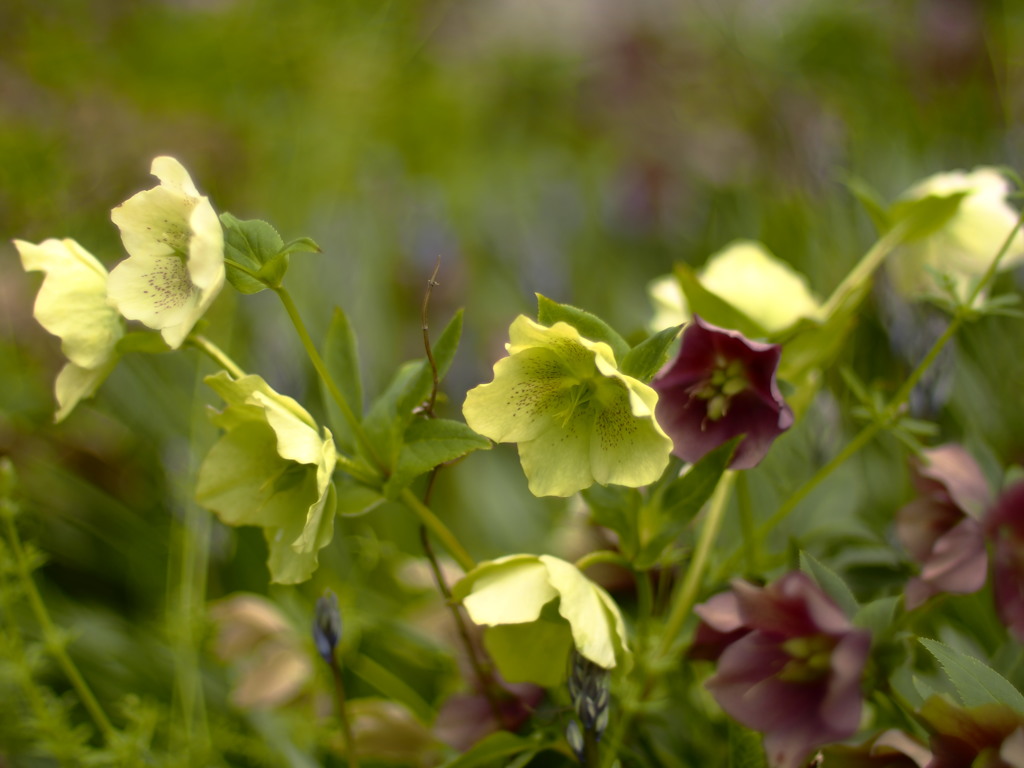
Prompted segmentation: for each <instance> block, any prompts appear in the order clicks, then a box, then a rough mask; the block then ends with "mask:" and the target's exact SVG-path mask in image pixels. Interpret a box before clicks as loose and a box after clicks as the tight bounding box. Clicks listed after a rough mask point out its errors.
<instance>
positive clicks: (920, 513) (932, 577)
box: [896, 443, 991, 610]
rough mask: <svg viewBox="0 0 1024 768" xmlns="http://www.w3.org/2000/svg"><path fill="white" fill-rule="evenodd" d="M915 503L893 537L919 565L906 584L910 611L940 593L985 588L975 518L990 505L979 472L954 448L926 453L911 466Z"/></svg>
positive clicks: (900, 517) (900, 516)
mask: <svg viewBox="0 0 1024 768" xmlns="http://www.w3.org/2000/svg"><path fill="white" fill-rule="evenodd" d="M911 479H912V481H913V483H914V487H915V488H916V489H917V492H918V494H919V495H918V498H916V499H914V500H913V501H912V502H910V503H909V504H907V505H906V506H904V507H902V508H901V509H900V510H899V511H898V512H897V513H896V536H897V538H899V540H900V543H901V544H902V545H903V547H904V548H905V549H906V550H907V552H908V553H909V554H910V556H911V557H912V558H913V559H914V560H916V561H917V562H919V563H921V564H922V568H921V575H920V576H916V577H914V578H912V579H911V580H910V581H909V582H908V583H907V588H906V595H905V601H906V606H907V609H908V610H913V609H914V608H917V607H918V606H920V605H921V604H922V603H924V602H925V601H926V600H927V599H928V598H929V597H931V596H932V595H935V594H938V593H939V592H954V593H957V594H969V593H971V592H977V591H978V590H979V589H981V588H982V586H984V584H985V578H986V575H987V572H988V553H987V551H986V549H985V534H984V530H983V529H982V526H981V523H980V522H979V519H980V517H981V515H982V513H983V512H984V510H985V508H986V507H987V506H988V505H989V504H990V502H991V493H990V492H989V488H988V483H987V482H986V480H985V476H984V475H983V474H982V472H981V469H980V468H979V467H978V465H977V463H976V462H975V461H974V459H973V458H972V457H971V455H970V454H969V453H968V452H967V451H966V450H964V448H963V447H962V446H960V445H957V444H955V443H947V444H945V445H940V446H938V447H937V448H932V449H930V450H926V451H924V457H923V460H921V459H914V460H913V461H912V463H911Z"/></svg>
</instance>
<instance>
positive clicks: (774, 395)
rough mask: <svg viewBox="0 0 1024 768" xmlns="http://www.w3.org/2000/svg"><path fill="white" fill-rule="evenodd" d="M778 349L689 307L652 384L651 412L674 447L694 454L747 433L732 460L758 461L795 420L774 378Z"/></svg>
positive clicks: (735, 463)
mask: <svg viewBox="0 0 1024 768" xmlns="http://www.w3.org/2000/svg"><path fill="white" fill-rule="evenodd" d="M781 355H782V347H780V346H779V345H778V344H763V343H760V342H757V341H750V340H749V339H747V338H746V337H745V336H744V335H743V334H741V333H739V332H738V331H729V330H726V329H724V328H719V327H717V326H714V325H711V324H710V323H706V322H704V321H703V320H702V319H701V318H700V317H698V316H697V315H694V316H693V322H691V323H690V324H689V325H688V326H686V329H685V330H684V331H683V337H682V346H681V347H680V349H679V355H678V356H677V357H676V359H675V360H674V361H673V362H672V363H670V364H669V365H668V366H666V367H665V369H664V370H662V371H661V373H659V374H658V376H657V378H655V380H654V381H653V382H652V384H651V386H652V387H654V389H655V390H656V391H657V393H658V406H657V410H656V411H655V415H656V417H657V419H658V423H659V424H661V427H662V429H664V430H665V432H666V433H667V434H668V436H669V437H671V438H672V441H673V443H674V445H675V447H674V448H673V450H672V452H673V453H675V454H676V455H677V456H679V458H681V459H683V460H684V461H689V462H695V461H697V460H698V459H700V458H701V457H702V456H704V455H705V454H707V453H709V452H710V451H712V450H714V449H715V448H717V447H718V446H720V445H721V444H722V443H725V442H727V441H728V440H730V439H731V438H733V437H735V436H737V435H746V438H745V439H744V440H743V441H742V442H741V443H740V444H739V447H738V448H737V449H736V453H735V455H734V456H733V459H732V464H731V465H730V466H732V468H733V469H749V468H750V467H753V466H756V465H757V464H758V463H759V462H760V461H761V459H763V458H764V457H765V454H766V453H768V448H769V447H771V444H772V442H773V441H774V440H775V438H777V437H778V436H779V435H781V434H782V433H783V432H785V431H786V430H787V429H789V427H790V426H791V425H792V424H793V412H792V411H791V410H790V408H789V406H788V405H786V402H785V400H783V399H782V394H781V393H780V392H779V388H778V385H777V384H776V381H775V371H776V369H777V368H778V366H779V358H780V357H781Z"/></svg>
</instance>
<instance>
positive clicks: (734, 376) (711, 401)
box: [690, 355, 750, 428]
mask: <svg viewBox="0 0 1024 768" xmlns="http://www.w3.org/2000/svg"><path fill="white" fill-rule="evenodd" d="M749 386H750V382H749V381H747V372H746V368H745V367H744V365H743V361H742V360H726V359H725V358H724V357H723V356H721V355H718V356H716V357H715V365H714V368H712V370H711V375H710V376H708V377H707V378H706V379H704V381H702V382H700V383H698V384H695V385H694V386H693V388H692V389H691V390H690V397H696V398H697V399H699V400H706V401H707V416H706V419H708V420H710V421H718V420H719V419H721V418H723V417H724V416H725V415H726V414H727V413H728V412H729V403H730V401H731V400H732V398H733V397H735V396H736V395H738V394H739V393H740V392H743V391H744V390H745V389H747V387H749ZM701 428H703V424H702V425H701Z"/></svg>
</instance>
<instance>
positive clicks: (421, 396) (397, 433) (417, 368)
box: [363, 309, 462, 469]
mask: <svg viewBox="0 0 1024 768" xmlns="http://www.w3.org/2000/svg"><path fill="white" fill-rule="evenodd" d="M461 335H462V310H461V309H460V310H459V311H458V312H456V313H455V316H454V317H453V318H452V319H451V321H450V322H449V323H448V325H447V326H445V329H444V330H443V331H442V332H441V335H440V336H439V337H438V339H437V341H436V342H435V343H434V344H432V345H431V353H432V354H433V356H434V364H435V365H436V366H437V378H438V381H440V380H441V379H442V378H443V377H444V375H445V374H446V373H447V372H448V369H449V368H450V367H451V364H452V360H453V359H454V358H455V352H456V351H457V350H458V347H459V338H460V337H461ZM432 386H433V374H432V372H431V369H430V365H429V364H428V362H427V360H426V359H420V360H414V361H412V362H408V363H405V364H403V365H402V366H401V367H400V368H399V369H398V372H397V373H396V374H395V377H394V378H393V379H392V380H391V383H390V384H389V385H388V387H387V389H386V390H384V392H383V393H381V394H380V395H379V396H378V397H377V399H376V400H374V402H373V404H372V405H371V406H370V410H369V411H368V412H367V414H366V418H365V419H364V420H363V426H364V427H365V428H366V432H367V435H368V436H369V438H370V441H371V442H372V443H373V445H374V450H375V451H377V454H378V456H379V457H380V458H382V459H383V460H385V461H387V463H388V467H389V469H394V468H395V465H396V462H397V461H398V456H399V451H400V449H401V445H402V435H403V434H404V432H405V429H406V427H408V426H409V422H411V421H412V417H413V410H414V409H415V408H417V407H419V406H420V405H421V404H422V403H423V402H424V401H425V400H426V399H427V398H428V397H429V396H430V390H431V387H432Z"/></svg>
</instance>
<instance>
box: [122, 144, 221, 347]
mask: <svg viewBox="0 0 1024 768" xmlns="http://www.w3.org/2000/svg"><path fill="white" fill-rule="evenodd" d="M152 173H153V175H154V176H156V177H157V178H158V179H160V186H158V187H154V188H153V189H148V190H146V191H144V192H139V193H138V194H137V195H135V196H133V197H132V198H130V199H129V200H126V201H125V202H123V203H121V205H119V206H117V207H116V208H115V209H114V210H113V211H112V212H111V214H110V218H111V219H112V220H113V222H114V223H115V224H116V225H117V226H118V228H119V229H120V230H121V240H122V242H123V243H124V247H125V250H127V251H128V255H129V258H128V259H126V260H125V261H122V262H121V263H120V264H118V265H117V266H116V267H114V269H113V271H112V272H111V273H110V285H109V294H110V299H111V301H113V303H114V304H115V305H116V306H117V308H118V310H119V311H120V312H121V314H122V315H124V316H125V317H127V318H128V319H129V320H139V321H140V322H142V323H143V324H144V325H146V326H148V327H150V328H153V329H156V330H159V331H160V333H161V334H162V335H163V337H164V341H166V342H167V344H168V346H170V347H171V348H172V349H177V348H178V347H180V346H181V344H182V342H183V341H184V340H185V337H186V336H188V334H189V331H191V330H192V327H193V326H194V325H195V324H196V322H197V321H198V320H199V318H200V317H202V315H203V313H204V312H205V311H206V310H207V308H208V307H209V306H210V304H211V303H213V300H214V299H215V298H216V297H217V294H218V293H220V289H221V288H222V287H223V286H224V232H223V230H222V229H221V225H220V221H219V220H218V219H217V214H216V213H215V212H214V210H213V206H211V205H210V201H209V200H208V199H207V198H206V197H204V196H202V195H200V194H199V192H198V190H197V189H196V187H195V185H194V184H193V183H192V179H191V177H190V176H189V175H188V171H186V170H185V169H184V168H183V167H182V165H181V163H179V162H178V161H177V160H175V159H174V158H173V157H158V158H156V159H155V160H153V168H152Z"/></svg>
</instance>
